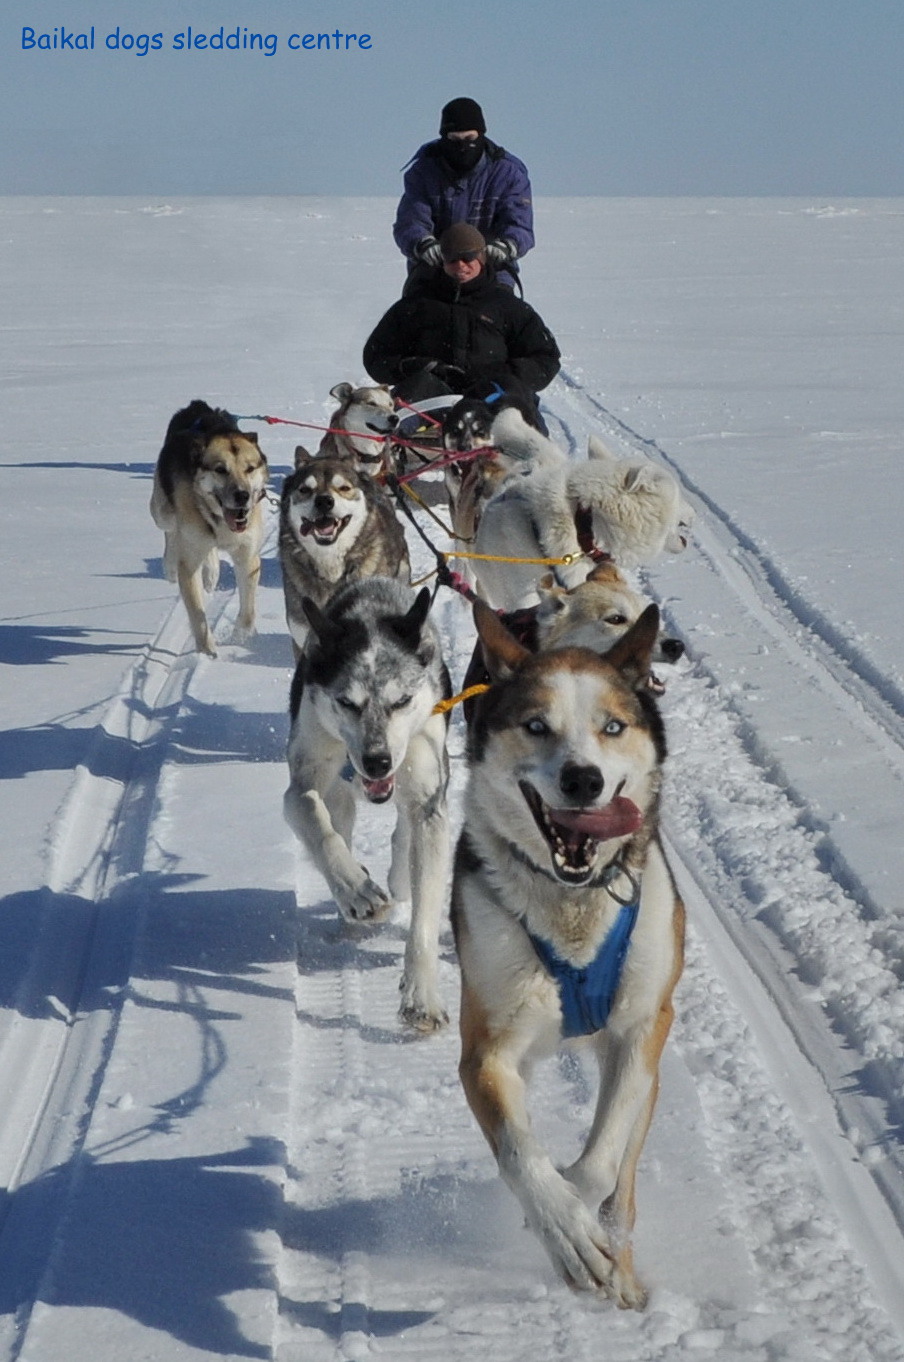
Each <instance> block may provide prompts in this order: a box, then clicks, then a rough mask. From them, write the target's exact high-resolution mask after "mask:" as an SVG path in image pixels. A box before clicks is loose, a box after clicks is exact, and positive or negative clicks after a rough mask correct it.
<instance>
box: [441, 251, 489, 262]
mask: <svg viewBox="0 0 904 1362" xmlns="http://www.w3.org/2000/svg"><path fill="white" fill-rule="evenodd" d="M482 255H483V251H462V253H461V255H445V256H443V260H444V261H445V263H446V264H447V265H457V264H458V263H459V262H460V261H463V262H464V263H465V264H466V265H469V264H470V263H471V261H472V260H477V259H479V258H480V256H482Z"/></svg>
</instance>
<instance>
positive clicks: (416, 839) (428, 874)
mask: <svg viewBox="0 0 904 1362" xmlns="http://www.w3.org/2000/svg"><path fill="white" fill-rule="evenodd" d="M429 608H430V592H429V591H428V590H427V588H426V587H425V588H423V590H422V591H420V593H419V594H418V595H417V596H414V595H413V593H412V591H411V590H410V588H408V587H405V586H403V585H402V584H401V583H400V582H397V581H394V580H392V579H390V578H387V577H368V578H365V579H364V580H363V581H360V582H356V583H355V584H353V585H352V586H348V587H346V588H344V589H343V590H342V591H340V592H338V593H337V594H336V595H335V596H334V597H332V599H331V600H330V602H329V604H328V606H327V607H326V609H325V610H320V609H319V608H318V607H317V606H316V605H315V604H314V603H313V601H310V600H306V601H305V610H306V612H307V616H308V620H309V621H310V625H311V632H310V634H309V635H308V638H307V640H306V641H305V645H304V649H303V652H302V656H301V661H300V662H299V664H298V667H297V669H296V672H295V677H294V679H293V682H292V693H291V702H290V711H291V719H292V727H291V731H290V734H289V749H288V759H289V787H288V789H287V790H286V794H285V801H284V811H285V816H286V821H287V822H288V824H289V826H290V827H291V829H292V831H293V832H294V833H295V835H296V836H297V837H298V838H299V840H300V841H301V842H302V843H303V844H304V846H305V847H306V848H307V850H308V854H309V855H310V857H311V860H312V861H313V862H314V864H315V866H316V867H317V869H318V870H319V871H320V873H321V874H322V875H323V877H324V879H325V880H326V882H327V884H328V885H329V887H330V891H331V893H332V895H333V897H334V899H335V900H336V903H337V905H338V907H339V911H340V913H341V914H342V916H343V917H344V918H345V919H346V921H348V922H368V921H370V922H375V921H379V920H380V919H381V918H383V917H385V916H386V914H387V913H388V912H389V911H390V909H391V907H392V900H391V899H390V896H389V894H387V893H386V891H385V890H383V889H382V888H381V887H380V886H379V885H378V884H376V883H375V882H374V881H373V880H372V879H371V877H370V875H369V873H368V871H367V869H366V868H365V867H364V866H363V865H360V864H359V862H358V861H357V860H356V859H355V857H354V855H353V853H352V850H351V843H352V832H353V828H354V818H355V797H356V796H359V797H361V796H363V797H364V798H365V799H368V800H370V802H371V803H373V804H383V803H385V802H386V801H387V800H389V799H391V798H393V797H395V799H396V803H397V806H398V818H397V823H396V830H395V833H394V835H393V839H392V869H391V870H390V874H389V889H390V892H391V893H392V895H393V897H395V898H408V897H410V899H411V904H412V910H411V929H410V931H409V934H408V941H407V945H406V948H405V966H404V973H403V975H402V982H401V990H402V1003H401V1008H400V1013H401V1016H402V1019H403V1020H404V1021H405V1022H407V1023H408V1024H409V1025H410V1026H413V1027H415V1028H416V1029H417V1030H420V1031H432V1030H435V1029H436V1028H437V1027H439V1026H442V1025H443V1024H444V1023H445V1022H446V1021H448V1017H447V1015H446V1013H445V1011H444V1009H443V1006H442V1003H441V1001H440V997H439V991H438V987H437V957H438V950H439V947H438V941H439V924H440V916H441V912H442V907H443V901H444V898H445V889H446V884H447V882H448V870H449V830H448V820H447V814H446V785H447V783H448V761H447V757H446V726H447V720H446V716H445V714H441V713H437V712H436V706H437V704H438V703H439V702H440V701H441V700H444V699H447V698H448V697H449V695H450V691H451V687H450V685H449V676H448V673H447V671H446V668H445V665H444V663H443V660H442V656H441V654H440V647H439V639H438V637H437V634H436V631H435V629H434V628H433V626H432V625H431V623H430V622H429V620H428V611H429ZM413 834H414V835H413Z"/></svg>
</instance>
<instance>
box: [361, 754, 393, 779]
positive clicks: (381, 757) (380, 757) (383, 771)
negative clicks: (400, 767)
mask: <svg viewBox="0 0 904 1362" xmlns="http://www.w3.org/2000/svg"><path fill="white" fill-rule="evenodd" d="M361 765H362V766H363V767H364V774H365V775H366V776H369V777H370V778H371V780H381V779H382V778H383V776H388V775H389V773H390V771H391V770H392V757H391V756H390V755H389V753H388V752H365V754H364V756H363V757H362V758H361Z"/></svg>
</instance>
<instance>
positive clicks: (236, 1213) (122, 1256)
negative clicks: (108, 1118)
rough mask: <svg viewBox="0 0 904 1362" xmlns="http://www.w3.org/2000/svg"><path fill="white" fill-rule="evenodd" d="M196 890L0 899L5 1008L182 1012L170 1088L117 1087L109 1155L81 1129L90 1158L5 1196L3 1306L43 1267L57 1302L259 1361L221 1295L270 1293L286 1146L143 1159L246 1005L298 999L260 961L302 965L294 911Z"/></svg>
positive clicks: (221, 1057)
mask: <svg viewBox="0 0 904 1362" xmlns="http://www.w3.org/2000/svg"><path fill="white" fill-rule="evenodd" d="M194 882H195V879H194V877H192V876H189V875H175V874H173V875H140V876H136V877H135V878H134V879H132V880H129V881H128V882H126V883H125V884H123V885H122V886H121V887H120V888H119V890H118V891H117V892H116V893H114V894H113V895H111V896H110V897H109V899H108V900H106V901H104V902H102V903H100V904H92V903H89V902H87V901H86V900H83V899H80V898H78V897H77V896H75V895H71V894H55V893H52V892H51V891H50V890H49V889H44V890H39V891H33V892H31V893H24V894H18V895H10V896H8V897H7V898H6V899H5V900H2V901H0V1005H2V1006H4V1007H8V1008H10V1009H15V1010H16V1011H18V1012H19V1014H20V1015H23V1016H32V1017H46V1016H56V1017H57V1018H59V1017H61V1016H64V1015H66V1014H69V1015H78V1016H79V1017H86V1016H87V1015H90V1014H91V1013H94V1012H97V1011H102V1010H107V1011H110V1012H113V1011H115V1010H117V1009H118V1008H119V1007H120V1006H121V1004H122V1001H123V999H124V998H125V999H128V1002H129V1005H130V1006H131V1007H133V1008H134V1009H137V1010H139V1011H140V1010H142V1009H147V1010H148V1012H149V1014H153V1013H154V1012H155V1011H159V1010H163V1011H165V1012H168V1013H170V1014H172V1013H180V1014H181V1015H182V1016H183V1018H185V1019H186V1021H185V1023H183V1028H182V1030H181V1032H180V1036H181V1043H180V1050H181V1074H182V1077H181V1082H176V1083H174V1084H173V1088H174V1091H172V1092H171V1093H170V1094H169V1095H168V1096H165V1097H164V1098H163V1100H158V1101H156V1102H155V1103H154V1104H153V1105H148V1104H147V1103H145V1104H142V1102H141V1100H140V1098H141V1075H140V1073H137V1072H136V1073H135V1074H134V1075H133V1076H132V1077H131V1078H130V1079H128V1080H126V1081H130V1082H132V1083H135V1084H137V1085H138V1086H137V1087H136V1088H135V1089H134V1092H135V1096H136V1098H137V1099H138V1100H136V1101H135V1103H134V1105H129V1106H128V1107H126V1108H123V1112H122V1115H121V1117H117V1118H116V1120H115V1121H114V1122H113V1124H112V1128H113V1129H114V1130H115V1131H116V1133H115V1134H114V1135H113V1137H112V1138H111V1139H110V1140H109V1141H108V1142H107V1143H106V1144H105V1145H103V1146H100V1147H99V1146H97V1144H96V1143H95V1144H93V1145H92V1138H91V1133H90V1131H89V1135H88V1141H87V1143H86V1147H85V1150H84V1152H83V1153H80V1154H78V1155H77V1156H76V1157H75V1158H74V1159H73V1160H71V1161H70V1162H69V1163H67V1164H65V1165H59V1166H57V1167H54V1168H52V1169H50V1170H49V1171H48V1172H46V1173H45V1174H43V1175H42V1176H41V1177H39V1178H37V1179H34V1180H33V1181H31V1182H28V1183H25V1184H23V1185H22V1186H21V1187H19V1188H17V1189H16V1190H15V1191H14V1192H13V1193H12V1194H10V1195H8V1196H6V1197H5V1199H4V1198H3V1197H2V1196H0V1226H2V1228H3V1234H2V1236H0V1313H6V1314H9V1315H14V1314H15V1313H16V1312H18V1311H19V1310H21V1309H23V1308H27V1306H28V1304H29V1303H30V1302H31V1301H32V1300H34V1298H35V1294H36V1292H37V1291H38V1290H39V1288H40V1286H41V1283H42V1282H43V1281H44V1280H45V1276H46V1273H47V1269H48V1266H49V1267H50V1268H51V1275H52V1283H53V1284H52V1290H51V1299H52V1301H53V1302H54V1303H55V1304H60V1305H71V1306H95V1307H100V1308H106V1309H110V1310H118V1311H120V1312H122V1313H123V1314H126V1315H129V1316H132V1317H133V1318H135V1319H137V1320H139V1321H140V1322H142V1323H143V1324H146V1325H147V1326H148V1327H151V1328H155V1329H160V1330H164V1331H166V1332H168V1333H170V1334H172V1335H173V1336H174V1337H176V1338H179V1339H182V1340H184V1341H185V1342H186V1343H188V1344H191V1345H192V1346H193V1347H196V1348H198V1349H199V1350H201V1351H202V1352H204V1353H209V1354H210V1355H216V1356H230V1357H232V1356H235V1357H261V1358H265V1357H270V1356H271V1352H270V1350H269V1346H264V1344H263V1343H260V1344H259V1343H258V1342H256V1341H252V1340H249V1339H246V1338H244V1337H243V1336H242V1334H241V1331H240V1328H239V1326H238V1323H237V1321H236V1319H235V1316H234V1315H233V1314H232V1312H231V1311H230V1309H229V1308H228V1304H226V1303H224V1302H225V1301H226V1300H227V1299H228V1296H229V1294H230V1293H231V1292H239V1291H249V1290H255V1289H262V1290H268V1289H269V1290H272V1287H273V1269H272V1265H271V1264H268V1263H266V1262H265V1261H264V1260H263V1259H262V1256H261V1253H260V1250H259V1248H258V1246H257V1244H256V1242H255V1239H254V1236H255V1234H257V1233H262V1232H270V1233H273V1232H275V1231H276V1232H278V1230H279V1227H280V1222H281V1217H282V1197H281V1193H280V1191H279V1188H278V1185H277V1180H276V1179H275V1178H274V1176H273V1169H274V1167H281V1166H282V1165H283V1164H284V1162H285V1155H284V1150H283V1148H282V1145H281V1144H280V1143H279V1141H277V1140H275V1139H266V1140H264V1139H251V1140H249V1141H248V1143H247V1145H246V1146H245V1147H244V1148H239V1149H235V1150H230V1151H228V1152H222V1150H217V1151H216V1152H215V1153H213V1154H211V1155H209V1156H205V1155H200V1156H192V1157H183V1158H180V1157H173V1158H156V1157H147V1158H142V1157H141V1147H142V1144H144V1143H146V1142H147V1141H149V1140H153V1150H154V1152H155V1153H156V1152H157V1151H159V1149H160V1148H161V1139H162V1141H163V1147H166V1148H170V1147H172V1148H173V1149H178V1148H179V1142H178V1139H179V1134H180V1130H181V1129H182V1128H183V1127H184V1125H185V1123H186V1121H187V1118H189V1117H191V1115H192V1114H193V1113H194V1112H196V1111H198V1110H200V1109H202V1108H203V1107H204V1106H205V1104H206V1103H207V1102H208V1101H209V1094H210V1091H211V1089H212V1087H213V1085H214V1084H215V1083H216V1082H217V1080H218V1079H219V1078H220V1076H221V1075H222V1074H223V1072H224V1070H225V1069H226V1068H227V1066H228V1064H229V1059H230V1039H229V1038H230V1030H231V1028H234V1027H235V1025H237V1024H241V1020H242V1006H241V997H242V996H243V995H248V996H254V997H256V998H258V999H264V1000H266V999H272V1000H273V1002H274V1003H275V1004H277V1005H278V1006H279V1007H281V1008H284V1009H291V1008H292V1005H293V1001H294V993H293V990H292V988H291V987H290V986H283V985H282V984H280V983H279V982H278V981H277V978H276V976H274V974H273V972H272V970H271V968H270V967H271V966H272V965H273V964H276V965H280V964H283V963H285V962H290V961H292V960H293V959H294V949H295V900H294V895H293V894H291V893H289V892H287V891H283V892H281V891H274V890H266V889H241V890H238V889H236V890H222V891H204V890H202V889H198V888H193V887H192V886H193V883H194ZM151 981H153V982H154V985H155V987H153V988H151V987H149V985H150V983H151ZM161 983H163V984H164V985H166V986H165V987H163V988H161V987H160V984H161ZM153 1025H154V1024H153V1022H152V1023H151V1026H152V1027H153ZM151 1034H152V1035H153V1030H152V1031H151ZM102 1072H103V1071H102V1070H101V1073H99V1074H98V1075H97V1077H96V1079H95V1083H97V1082H99V1080H100V1077H101V1076H102ZM177 1087H178V1088H179V1090H178V1091H176V1090H175V1089H176V1088H177ZM264 1313H266V1312H264Z"/></svg>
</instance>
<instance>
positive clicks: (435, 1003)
mask: <svg viewBox="0 0 904 1362" xmlns="http://www.w3.org/2000/svg"><path fill="white" fill-rule="evenodd" d="M399 988H400V989H401V993H402V1001H401V1002H400V1004H399V1017H400V1019H401V1021H402V1022H403V1023H404V1025H405V1026H410V1027H411V1029H412V1030H413V1031H419V1032H420V1033H421V1034H422V1035H425V1036H429V1035H432V1034H433V1032H434V1031H441V1030H442V1028H443V1027H444V1026H448V1025H449V1014H448V1012H447V1011H446V1009H445V1008H444V1007H443V1005H442V1003H441V1002H440V1000H439V998H438V997H436V996H435V995H433V994H429V993H422V992H421V990H419V989H418V988H417V987H416V986H414V985H410V984H409V983H408V981H407V980H406V979H405V978H404V976H403V978H402V982H401V983H400V984H399Z"/></svg>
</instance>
